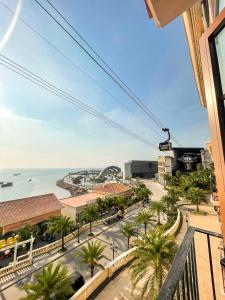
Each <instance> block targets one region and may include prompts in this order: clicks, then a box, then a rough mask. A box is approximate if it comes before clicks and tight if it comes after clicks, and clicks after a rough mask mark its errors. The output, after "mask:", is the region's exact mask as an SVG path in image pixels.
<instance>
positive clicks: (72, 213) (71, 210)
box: [62, 203, 76, 221]
mask: <svg viewBox="0 0 225 300" xmlns="http://www.w3.org/2000/svg"><path fill="white" fill-rule="evenodd" d="M62 215H63V216H65V217H69V218H71V219H72V220H73V221H76V207H72V206H70V205H66V204H64V203H63V208H62Z"/></svg>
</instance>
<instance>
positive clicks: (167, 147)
mask: <svg viewBox="0 0 225 300" xmlns="http://www.w3.org/2000/svg"><path fill="white" fill-rule="evenodd" d="M162 131H164V132H167V134H168V139H167V140H166V141H165V142H162V143H159V150H160V151H170V150H172V143H171V142H170V130H169V128H162Z"/></svg>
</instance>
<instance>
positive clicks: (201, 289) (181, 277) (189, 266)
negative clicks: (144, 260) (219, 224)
mask: <svg viewBox="0 0 225 300" xmlns="http://www.w3.org/2000/svg"><path fill="white" fill-rule="evenodd" d="M196 235H197V236H198V237H197V239H196ZM221 242H222V235H221V234H219V233H215V232H212V231H208V230H204V229H200V228H196V227H189V228H188V230H187V233H186V235H185V237H184V239H183V241H182V243H181V245H180V247H179V249H178V251H177V254H176V256H175V258H174V261H173V263H172V265H171V268H170V270H169V273H168V275H167V277H166V280H165V282H164V284H163V286H162V288H161V290H160V292H159V295H158V297H157V300H172V299H177V300H180V299H182V300H186V299H188V300H189V299H193V300H198V299H201V300H202V299H203V300H204V299H213V300H216V299H221V291H222V288H221V287H222V272H221V269H220V259H221V258H222V256H223V253H222V251H221V252H220V249H221ZM222 299H225V298H222Z"/></svg>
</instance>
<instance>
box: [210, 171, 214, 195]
mask: <svg viewBox="0 0 225 300" xmlns="http://www.w3.org/2000/svg"><path fill="white" fill-rule="evenodd" d="M209 186H210V193H211V200H214V199H213V187H212V174H210V175H209Z"/></svg>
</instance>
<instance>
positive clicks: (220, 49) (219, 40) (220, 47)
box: [215, 27, 225, 95]
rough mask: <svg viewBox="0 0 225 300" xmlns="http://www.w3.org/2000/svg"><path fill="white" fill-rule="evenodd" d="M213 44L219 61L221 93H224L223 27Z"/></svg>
mask: <svg viewBox="0 0 225 300" xmlns="http://www.w3.org/2000/svg"><path fill="white" fill-rule="evenodd" d="M215 44H216V53H217V58H218V63H219V72H220V79H221V85H222V94H223V95H225V27H224V28H223V29H222V30H221V31H220V32H219V33H218V35H217V36H216V38H215Z"/></svg>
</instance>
